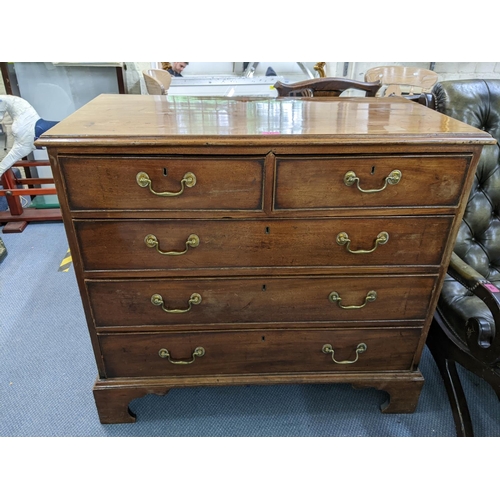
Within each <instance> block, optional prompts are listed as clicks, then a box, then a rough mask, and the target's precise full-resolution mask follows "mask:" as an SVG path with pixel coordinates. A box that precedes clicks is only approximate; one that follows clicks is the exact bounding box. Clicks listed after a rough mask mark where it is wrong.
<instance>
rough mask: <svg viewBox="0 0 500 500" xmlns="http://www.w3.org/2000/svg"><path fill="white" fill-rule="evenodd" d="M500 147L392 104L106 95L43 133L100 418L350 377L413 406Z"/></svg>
mask: <svg viewBox="0 0 500 500" xmlns="http://www.w3.org/2000/svg"><path fill="white" fill-rule="evenodd" d="M491 142H492V139H491V137H490V136H489V135H488V134H486V133H485V132H482V131H480V130H477V129H474V128H472V127H469V126H467V125H465V124H463V123H461V122H458V121H455V120H453V119H451V118H449V117H446V116H444V115H440V114H438V113H437V112H435V111H432V110H429V109H427V108H425V107H424V106H421V105H419V104H414V103H411V102H407V101H406V100H404V99H400V98H336V99H307V98H297V99H292V98H282V99H260V98H239V99H221V98H195V97H189V98H188V97H180V96H138V95H101V96H99V97H97V98H96V99H94V100H93V101H91V102H90V103H89V104H87V105H85V106H84V107H82V108H81V109H79V110H78V111H77V112H75V113H74V114H72V115H71V116H70V117H68V118H66V119H65V120H63V121H62V122H60V123H59V124H58V125H56V126H55V127H53V128H52V129H50V130H49V131H48V132H47V133H45V134H44V135H43V136H42V138H41V139H40V140H39V141H38V142H37V145H41V146H46V147H47V149H48V153H49V157H50V161H51V165H52V169H53V174H54V179H55V182H56V186H57V191H58V195H59V200H60V204H61V209H62V213H63V218H64V224H65V228H66V232H67V235H68V240H69V245H70V249H71V253H72V256H73V262H74V267H75V272H76V276H77V281H78V286H79V289H80V293H81V297H82V301H83V306H84V310H85V314H86V318H87V323H88V328H89V331H90V337H91V341H92V345H93V349H94V353H95V359H96V363H97V368H98V378H97V381H96V383H95V386H94V396H95V401H96V405H97V410H98V413H99V417H100V420H101V422H102V423H118V422H133V421H134V420H135V416H134V415H132V414H131V412H130V411H129V408H128V404H129V402H130V401H131V400H132V399H134V398H137V397H141V396H144V395H146V394H149V393H154V394H165V393H166V392H167V391H168V390H169V389H170V388H173V387H185V386H194V385H197V386H210V385H219V384H240V385H244V384H274V383H311V382H313V383H350V384H352V385H354V386H357V387H375V388H378V389H381V390H384V391H386V392H388V394H389V396H390V397H389V401H388V403H386V404H385V405H384V406H383V408H382V411H384V412H413V411H414V410H415V408H416V405H417V402H418V398H419V394H420V391H421V388H422V384H423V382H424V379H423V377H422V374H421V373H420V371H419V370H418V363H419V359H420V356H421V353H422V349H423V347H424V344H425V338H426V335H427V331H428V327H429V322H430V321H431V319H432V314H433V311H434V308H435V305H436V301H437V298H438V294H439V292H440V289H441V284H442V281H443V277H444V275H445V273H446V266H447V263H448V261H449V258H450V255H451V252H452V248H453V242H454V239H455V236H456V233H457V231H458V223H459V221H460V218H461V215H462V212H463V210H464V207H465V203H464V202H465V201H466V199H467V195H468V192H469V190H470V186H471V184H472V182H473V178H474V171H475V168H476V164H477V162H478V158H479V154H480V152H481V148H482V145H483V144H487V143H491ZM242 390H244V389H242ZM359 397H363V396H362V393H360V395H359Z"/></svg>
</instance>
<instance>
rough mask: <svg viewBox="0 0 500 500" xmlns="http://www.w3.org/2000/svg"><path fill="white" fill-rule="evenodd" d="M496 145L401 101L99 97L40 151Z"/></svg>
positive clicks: (480, 133) (40, 143) (42, 140)
mask: <svg viewBox="0 0 500 500" xmlns="http://www.w3.org/2000/svg"><path fill="white" fill-rule="evenodd" d="M131 139H133V140H134V141H135V142H134V144H137V145H168V144H174V143H175V144H180V143H183V142H187V143H189V144H191V145H207V146H209V145H210V144H211V143H213V141H214V140H215V141H217V144H219V145H220V144H223V143H228V144H231V145H236V144H238V143H239V142H242V141H245V142H246V144H247V145H248V144H254V145H266V144H269V145H273V146H279V145H287V144H288V145H289V144H296V143H297V144H305V143H307V144H309V145H311V144H317V145H321V144H323V145H325V144H331V143H332V142H334V143H339V142H342V143H356V144H359V143H360V142H363V143H367V144H370V143H380V142H385V143H400V142H401V141H404V143H405V144H408V143H417V144H418V143H429V142H442V141H445V142H447V143H448V144H450V143H470V142H474V143H476V144H477V143H480V144H491V143H494V140H492V138H491V136H490V135H489V134H487V133H486V132H483V131H481V130H479V129H476V128H474V127H471V126H469V125H467V124H465V123H462V122H460V121H458V120H454V119H453V118H450V117H448V116H445V115H443V114H440V113H437V112H435V111H433V110H430V109H428V108H426V107H425V106H422V105H418V104H415V103H411V102H408V101H407V100H405V99H404V98H394V97H390V98H366V97H362V98H355V97H340V98H334V99H332V98H315V99H310V98H301V99H297V98H293V99H292V98H279V99H269V98H252V97H248V98H241V97H239V98H207V97H184V96H146V95H115V94H110V95H107V94H102V95H100V96H98V97H96V98H95V99H94V100H92V101H91V102H89V103H88V104H86V105H85V106H83V107H82V108H80V109H79V110H77V111H76V112H75V113H73V114H72V115H71V116H69V117H68V118H66V119H64V120H62V121H61V122H60V123H59V124H57V125H56V126H54V127H53V128H51V129H50V130H49V131H47V132H46V133H45V134H43V136H42V138H40V139H39V140H38V141H37V143H36V144H37V145H38V146H64V145H66V144H68V143H72V144H73V143H75V142H76V143H78V144H79V145H82V146H83V145H92V146H96V145H99V144H101V145H120V144H127V145H130V140H131Z"/></svg>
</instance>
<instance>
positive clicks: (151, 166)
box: [59, 156, 264, 211]
mask: <svg viewBox="0 0 500 500" xmlns="http://www.w3.org/2000/svg"><path fill="white" fill-rule="evenodd" d="M59 164H60V168H61V172H62V174H63V177H64V182H65V183H66V191H67V196H68V203H69V206H70V209H71V210H134V209H136V210H167V211H168V210H233V209H234V210H262V192H263V175H264V174H263V171H264V170H263V169H264V158H257V159H255V158H245V157H233V158H202V157H192V158H189V157H182V158H174V157H141V156H137V157H106V156H98V157H95V156H88V157H85V156H78V157H72V156H62V157H60V158H59ZM155 193H157V194H155Z"/></svg>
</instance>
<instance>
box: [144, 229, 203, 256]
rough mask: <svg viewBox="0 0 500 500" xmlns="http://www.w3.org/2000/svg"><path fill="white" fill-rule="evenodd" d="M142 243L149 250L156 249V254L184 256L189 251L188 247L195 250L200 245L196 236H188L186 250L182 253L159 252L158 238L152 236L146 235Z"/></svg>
mask: <svg viewBox="0 0 500 500" xmlns="http://www.w3.org/2000/svg"><path fill="white" fill-rule="evenodd" d="M144 243H146V246H147V247H149V248H156V251H157V252H158V253H161V254H162V255H184V254H185V253H186V252H187V251H188V250H189V247H191V248H195V247H197V246H198V245H199V244H200V238H198V236H197V235H196V234H190V235H189V236H188V239H187V241H186V248H185V250H183V251H182V252H175V251H170V252H163V251H162V250H160V248H159V245H160V243H159V242H158V238H157V237H156V236H155V235H154V234H148V235H146V237H145V238H144Z"/></svg>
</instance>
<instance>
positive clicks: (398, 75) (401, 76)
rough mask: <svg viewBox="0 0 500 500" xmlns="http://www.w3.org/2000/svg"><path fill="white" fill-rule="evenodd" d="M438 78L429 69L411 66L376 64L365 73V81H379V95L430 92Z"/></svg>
mask: <svg viewBox="0 0 500 500" xmlns="http://www.w3.org/2000/svg"><path fill="white" fill-rule="evenodd" d="M438 78H439V75H438V74H437V73H435V72H434V71H431V70H430V69H423V68H416V67H412V66H378V67H376V68H371V69H369V70H368V71H367V72H366V73H365V82H375V81H380V82H381V84H382V89H381V90H380V92H379V94H378V95H379V96H380V97H382V96H390V95H402V94H403V93H406V94H408V95H414V94H415V93H419V94H420V93H423V92H430V90H431V89H432V87H433V86H434V85H435V84H436V83H437V81H438Z"/></svg>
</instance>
